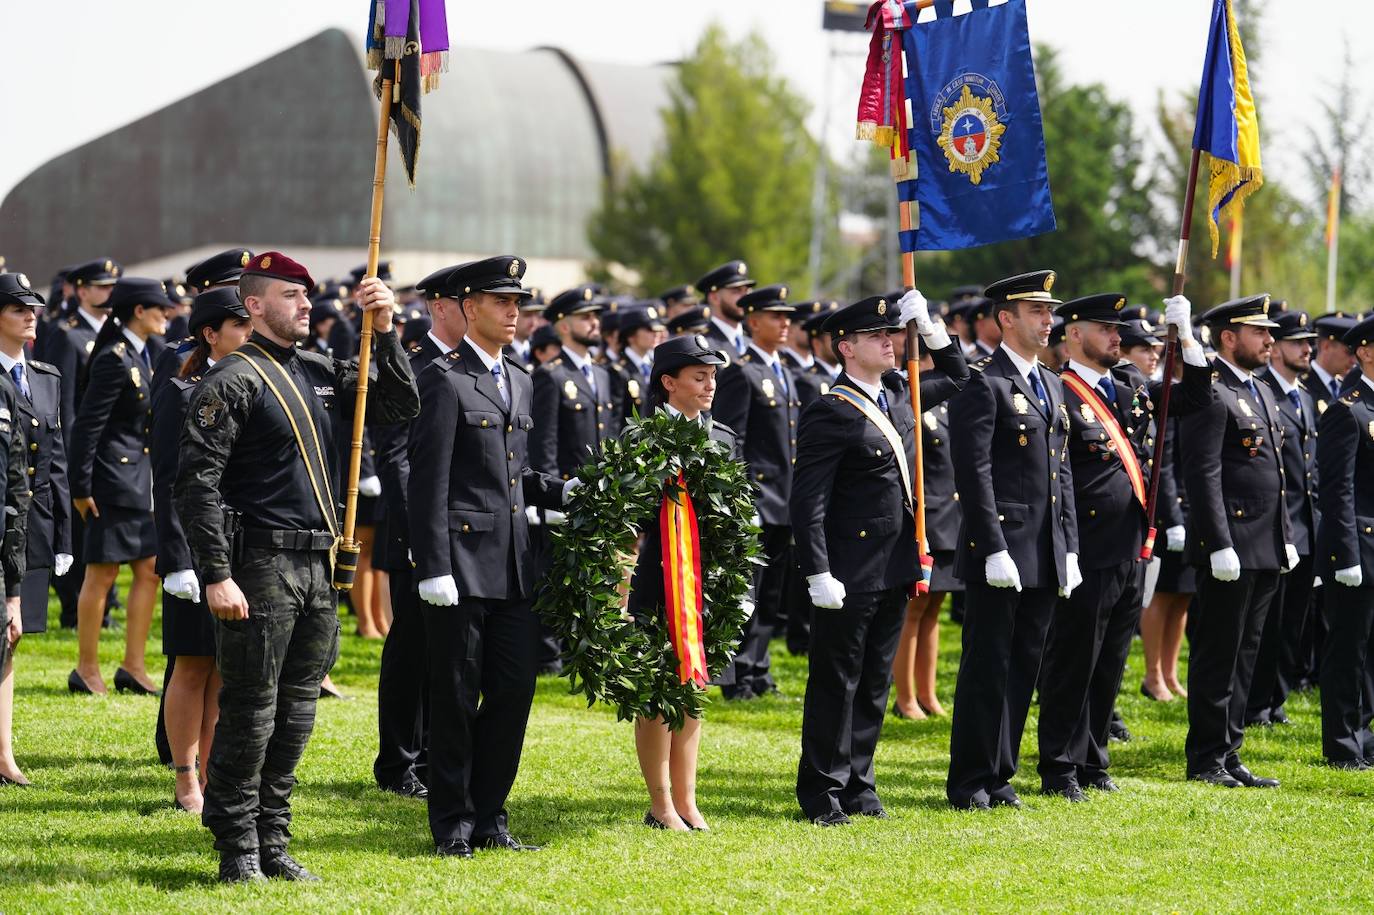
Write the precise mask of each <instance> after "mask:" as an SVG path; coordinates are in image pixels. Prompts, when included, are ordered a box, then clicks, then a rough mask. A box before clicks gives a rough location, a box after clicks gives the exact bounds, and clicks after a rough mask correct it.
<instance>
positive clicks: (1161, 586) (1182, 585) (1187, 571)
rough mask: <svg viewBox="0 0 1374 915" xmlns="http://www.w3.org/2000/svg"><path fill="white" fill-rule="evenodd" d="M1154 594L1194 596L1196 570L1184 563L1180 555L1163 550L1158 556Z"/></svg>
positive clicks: (1195, 590) (1195, 591)
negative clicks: (1157, 575)
mask: <svg viewBox="0 0 1374 915" xmlns="http://www.w3.org/2000/svg"><path fill="white" fill-rule="evenodd" d="M1160 539H1161V540H1162V539H1163V538H1160ZM1155 593H1156V594H1196V593H1197V568H1196V567H1195V566H1191V565H1189V564H1188V563H1186V562H1184V561H1183V554H1182V553H1171V552H1169V551H1168V550H1165V551H1164V552H1162V553H1160V554H1159V580H1158V581H1157V582H1155Z"/></svg>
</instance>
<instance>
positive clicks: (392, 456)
mask: <svg viewBox="0 0 1374 915" xmlns="http://www.w3.org/2000/svg"><path fill="white" fill-rule="evenodd" d="M459 269H460V267H454V266H450V267H444V268H443V269H441V270H436V271H435V272H434V273H431V274H430V275H429V276H427V277H425V278H424V279H422V280H421V281H420V282H419V283H418V284H416V289H417V290H418V291H419V292H420V294H421V295H423V296H424V300H425V303H426V304H427V306H428V308H429V315H430V317H429V318H427V319H425V320H426V321H427V322H428V325H429V326H428V330H426V331H425V332H424V333H421V334H418V335H417V336H416V338H415V341H414V342H413V343H412V344H411V345H410V347H409V348H408V350H407V355H408V356H409V359H410V368H411V371H412V372H413V373H414V374H415V375H417V376H418V375H419V374H420V372H421V371H423V370H424V367H425V366H427V365H429V364H430V363H431V362H433V361H434V360H435V359H438V358H439V357H440V356H445V355H447V354H448V353H450V352H452V351H453V350H454V349H456V348H457V347H458V344H460V343H461V342H462V341H463V334H464V333H466V332H467V319H466V318H464V317H463V309H462V306H461V305H460V304H459V299H460V298H461V297H462V289H461V288H456V287H455V286H454V285H453V282H452V281H451V277H452V276H453V275H454V273H455V272H456V271H458V270H459ZM413 324H415V321H414V320H412V321H410V322H408V323H407V325H406V329H407V331H409V330H410V328H411V325H413ZM376 442H377V473H378V475H379V476H380V477H381V482H382V499H383V500H384V501H385V503H386V506H387V513H386V520H385V524H384V526H383V527H384V529H381V530H379V532H378V537H379V538H380V540H381V543H382V550H381V558H380V562H379V568H382V569H385V570H386V571H387V573H388V576H389V581H388V587H389V588H390V591H391V614H392V616H391V630H390V631H389V632H388V633H387V635H386V644H385V645H383V646H382V660H381V670H380V673H379V676H378V679H377V728H378V749H377V758H376V759H375V760H374V761H373V763H372V774H373V776H374V777H375V778H376V779H377V785H378V787H380V788H381V789H382V790H383V791H391V792H394V793H396V794H399V795H401V796H402V797H416V798H422V799H423V798H427V797H429V788H428V787H427V785H428V782H429V673H428V671H429V661H428V655H427V650H426V645H425V621H424V616H423V614H422V613H421V610H420V598H419V595H418V594H417V593H416V590H415V587H416V581H415V575H414V572H415V564H414V563H413V562H412V561H411V557H410V514H409V511H408V509H407V503H406V500H407V499H408V498H409V493H408V492H407V489H408V487H409V483H410V456H409V453H408V451H409V444H410V424H409V423H399V424H396V425H390V426H379V427H377V429H376Z"/></svg>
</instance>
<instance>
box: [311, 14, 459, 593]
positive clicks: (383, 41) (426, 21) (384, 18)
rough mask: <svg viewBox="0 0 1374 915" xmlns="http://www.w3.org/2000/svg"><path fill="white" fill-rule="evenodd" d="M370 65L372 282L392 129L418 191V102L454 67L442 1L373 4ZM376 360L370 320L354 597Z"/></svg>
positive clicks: (346, 534)
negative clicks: (374, 110)
mask: <svg viewBox="0 0 1374 915" xmlns="http://www.w3.org/2000/svg"><path fill="white" fill-rule="evenodd" d="M367 63H368V66H369V67H371V68H373V69H376V70H377V71H378V72H377V80H376V90H377V99H378V101H379V102H381V118H380V122H379V124H378V125H377V156H376V160H375V162H374V164H373V168H372V218H371V223H370V231H369V233H368V242H367V274H366V275H367V276H369V277H375V276H376V275H377V261H378V260H379V259H380V257H381V252H382V200H383V197H384V192H385V188H386V146H387V127H388V125H390V127H391V129H392V130H394V131H395V132H396V140H397V144H398V145H399V146H400V147H401V158H402V160H403V162H404V164H405V170H406V178H407V179H408V180H409V182H410V186H411V187H414V186H415V163H416V160H417V158H418V157H419V155H420V96H421V94H422V93H424V92H427V91H429V90H430V89H432V88H434V87H435V86H437V85H438V81H439V73H440V72H442V71H443V70H446V69H447V68H448V24H447V20H446V13H445V11H444V3H443V0H372V2H370V3H369V6H368V22H367ZM371 362H372V320H371V318H370V316H369V318H368V319H367V320H364V321H363V327H362V333H361V334H359V339H358V389H357V394H356V398H355V401H354V405H353V440H352V441H351V442H350V445H349V452H348V489H347V494H346V496H345V499H344V526H343V537H342V540H341V542H340V543H339V545H338V550H337V560H336V562H335V566H334V587H335V588H337V589H338V590H340V591H348V590H351V589H352V587H353V576H354V573H355V571H356V570H357V568H358V556H359V554H360V553H361V552H362V545H361V544H360V543H358V541H357V540H356V539H355V534H356V525H357V517H358V475H359V473H360V471H361V469H362V457H363V427H364V425H365V424H366V422H367V389H368V379H367V374H368V370H369V368H370V366H371Z"/></svg>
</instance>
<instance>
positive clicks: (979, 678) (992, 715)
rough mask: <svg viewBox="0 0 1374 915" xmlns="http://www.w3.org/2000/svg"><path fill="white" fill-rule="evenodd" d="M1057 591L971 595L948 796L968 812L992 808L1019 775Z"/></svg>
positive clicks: (971, 587)
mask: <svg viewBox="0 0 1374 915" xmlns="http://www.w3.org/2000/svg"><path fill="white" fill-rule="evenodd" d="M1057 600H1058V589H1056V588H1030V589H1027V590H1024V591H1016V590H1014V589H1012V588H993V587H991V586H989V585H988V584H986V583H984V582H973V581H971V582H968V583H967V585H966V587H965V590H964V632H963V657H961V658H960V660H959V677H958V680H957V681H956V682H955V687H954V717H953V720H952V721H951V724H950V728H951V730H950V738H949V778H948V780H947V781H946V782H945V794H946V796H947V797H948V798H949V801H950V803H951V804H954V805H955V806H956V807H966V806H968V804H969V803H970V802H971V801H973V800H974V799H975V798H977V799H978V800H981V801H983V802H984V803H986V802H987V801H988V800H989V795H990V794H991V793H992V792H994V791H999V790H1001V789H1002V788H1005V787H1006V786H1007V785H1008V784H1010V782H1011V778H1012V776H1013V775H1015V774H1016V767H1017V764H1018V762H1019V759H1020V753H1021V735H1022V732H1023V731H1024V730H1025V728H1026V714H1027V713H1028V712H1029V711H1030V703H1031V695H1032V693H1033V692H1034V690H1035V680H1036V676H1037V674H1038V673H1039V671H1040V658H1041V654H1042V653H1043V652H1044V649H1045V632H1046V630H1047V629H1048V628H1049V625H1050V618H1051V616H1052V615H1053V613H1054V605H1055V602H1056V601H1057Z"/></svg>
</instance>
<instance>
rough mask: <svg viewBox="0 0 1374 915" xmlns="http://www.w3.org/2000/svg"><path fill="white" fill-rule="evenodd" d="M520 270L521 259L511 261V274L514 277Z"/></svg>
mask: <svg viewBox="0 0 1374 915" xmlns="http://www.w3.org/2000/svg"><path fill="white" fill-rule="evenodd" d="M519 272H520V262H519V261H511V262H510V275H511V276H512V277H513V276H515V275H516V274H517V273H519Z"/></svg>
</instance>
